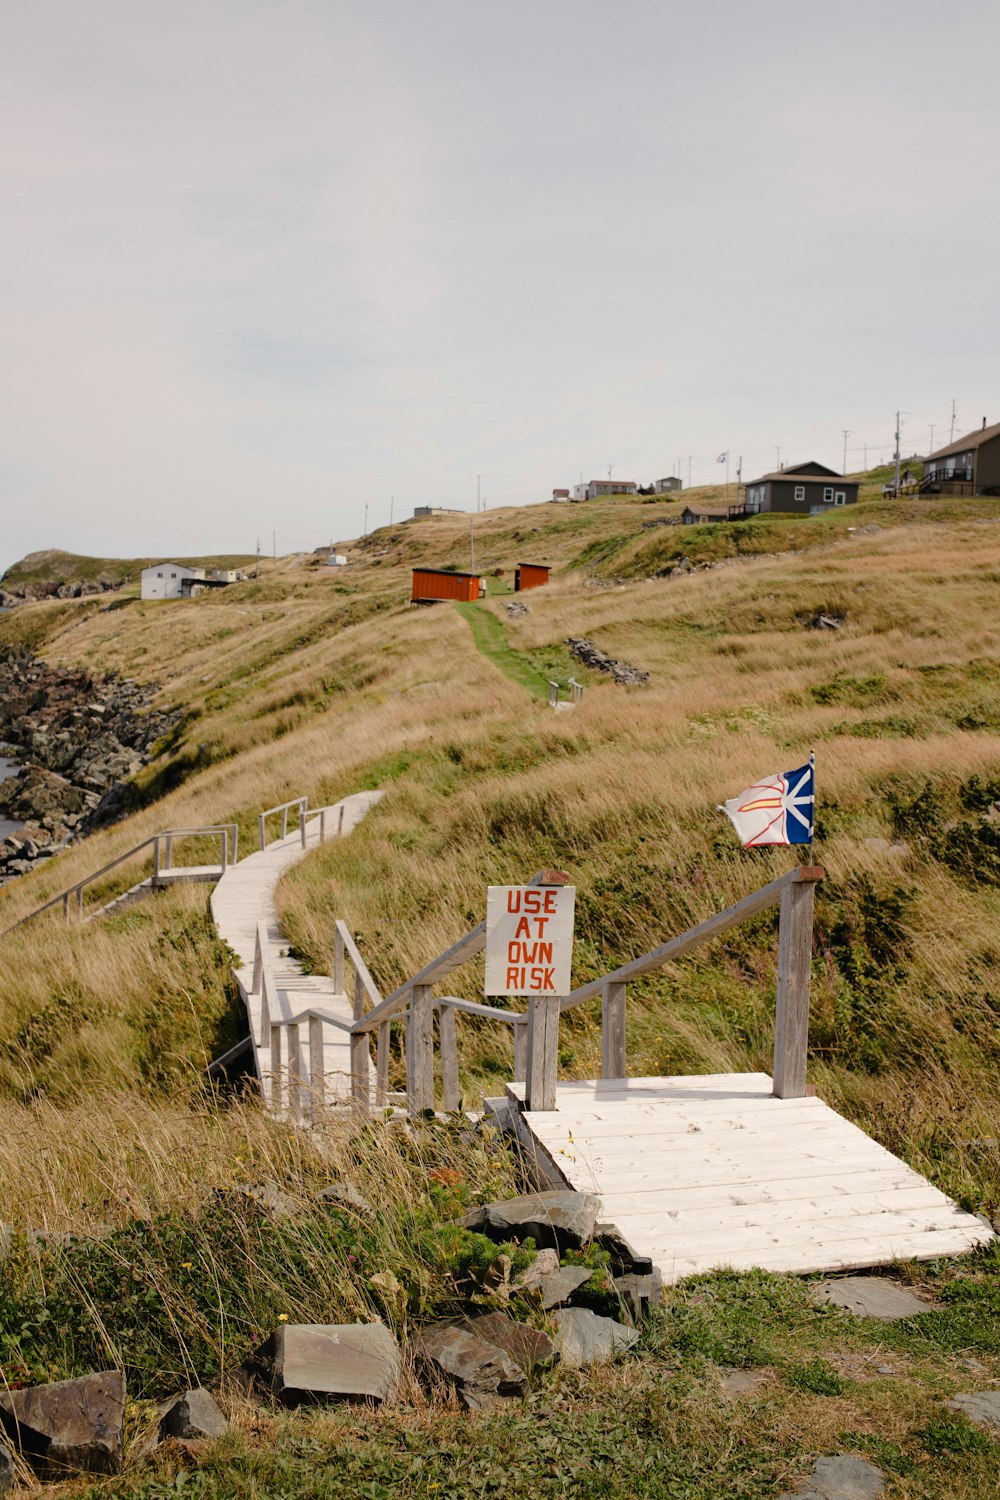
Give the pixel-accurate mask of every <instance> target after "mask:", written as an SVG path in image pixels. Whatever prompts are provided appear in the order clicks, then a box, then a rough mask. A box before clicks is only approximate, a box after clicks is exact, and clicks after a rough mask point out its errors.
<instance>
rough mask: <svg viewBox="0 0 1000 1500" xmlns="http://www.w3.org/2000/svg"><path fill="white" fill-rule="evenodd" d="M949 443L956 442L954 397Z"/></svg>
mask: <svg viewBox="0 0 1000 1500" xmlns="http://www.w3.org/2000/svg"><path fill="white" fill-rule="evenodd" d="M948 441H949V443H953V442H954V441H955V398H954V396H953V397H952V398H951V437H950V438H949V439H948Z"/></svg>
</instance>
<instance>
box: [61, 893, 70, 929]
mask: <svg viewBox="0 0 1000 1500" xmlns="http://www.w3.org/2000/svg"><path fill="white" fill-rule="evenodd" d="M62 903H63V921H64V922H68V921H69V891H67V892H66V894H65V896H63V898H62Z"/></svg>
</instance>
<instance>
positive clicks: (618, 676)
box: [566, 568, 680, 686]
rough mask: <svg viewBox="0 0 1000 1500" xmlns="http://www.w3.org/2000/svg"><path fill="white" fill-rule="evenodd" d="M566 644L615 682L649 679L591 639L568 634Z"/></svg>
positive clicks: (638, 668) (623, 683) (642, 672)
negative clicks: (603, 649)
mask: <svg viewBox="0 0 1000 1500" xmlns="http://www.w3.org/2000/svg"><path fill="white" fill-rule="evenodd" d="M675 571H676V572H679V571H680V569H679V568H678V569H675ZM566 644H567V646H568V647H569V649H570V651H571V652H572V654H573V655H574V656H575V657H576V659H577V661H582V662H583V664H584V666H587V667H594V668H595V669H596V670H597V671H598V672H609V673H610V674H611V676H612V677H613V678H614V680H615V682H617V683H619V684H621V685H622V686H632V685H635V684H639V683H643V682H648V681H649V673H648V672H644V671H643V670H642V668H641V667H631V666H629V664H628V662H625V661H616V660H615V658H614V657H613V656H607V655H606V654H605V653H604V652H603V651H601V650H599V649H598V647H597V646H595V645H594V643H593V641H588V640H585V639H584V638H583V637H581V636H572V635H570V636H567V637H566Z"/></svg>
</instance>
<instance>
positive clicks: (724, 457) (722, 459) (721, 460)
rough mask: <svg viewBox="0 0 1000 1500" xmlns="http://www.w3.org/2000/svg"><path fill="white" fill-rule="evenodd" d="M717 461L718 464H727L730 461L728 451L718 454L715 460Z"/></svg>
mask: <svg viewBox="0 0 1000 1500" xmlns="http://www.w3.org/2000/svg"><path fill="white" fill-rule="evenodd" d="M715 462H716V463H717V464H727V463H728V462H729V454H728V452H726V453H720V454H719V456H718V458H717V459H716V460H715Z"/></svg>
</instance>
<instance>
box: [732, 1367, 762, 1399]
mask: <svg viewBox="0 0 1000 1500" xmlns="http://www.w3.org/2000/svg"><path fill="white" fill-rule="evenodd" d="M770 1378H771V1376H770V1371H768V1370H727V1371H726V1373H725V1375H724V1376H723V1377H722V1394H723V1395H724V1396H728V1397H729V1398H730V1400H731V1401H738V1400H739V1399H740V1397H741V1396H756V1394H757V1392H758V1391H759V1390H760V1388H761V1387H762V1386H765V1385H767V1383H768V1381H769V1380H770Z"/></svg>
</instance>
